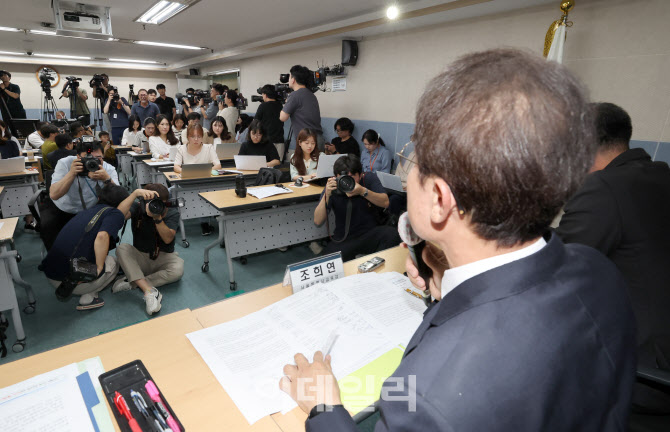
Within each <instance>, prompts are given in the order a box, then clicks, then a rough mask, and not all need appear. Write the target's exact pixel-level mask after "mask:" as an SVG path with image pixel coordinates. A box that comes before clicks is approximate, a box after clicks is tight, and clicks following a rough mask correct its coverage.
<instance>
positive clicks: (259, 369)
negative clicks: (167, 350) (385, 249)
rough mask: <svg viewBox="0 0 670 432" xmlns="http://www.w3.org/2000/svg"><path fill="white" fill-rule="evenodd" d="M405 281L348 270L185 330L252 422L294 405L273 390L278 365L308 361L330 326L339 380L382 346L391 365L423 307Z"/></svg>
mask: <svg viewBox="0 0 670 432" xmlns="http://www.w3.org/2000/svg"><path fill="white" fill-rule="evenodd" d="M408 285H409V280H408V279H407V278H405V277H404V276H402V275H400V274H398V273H384V274H377V273H370V274H361V275H356V276H350V277H347V278H344V279H339V280H337V281H334V282H330V283H327V284H317V285H315V286H313V287H311V288H308V289H305V290H303V291H301V292H299V293H297V294H294V295H292V296H291V297H288V298H286V299H283V300H281V301H279V302H277V303H275V304H273V305H271V306H268V307H266V308H264V309H262V310H260V311H258V312H255V313H253V314H250V315H247V316H246V317H244V318H241V319H238V320H235V321H231V322H228V323H224V324H220V325H218V326H215V327H211V328H208V329H204V330H200V331H197V332H194V333H191V334H188V335H187V337H188V338H189V339H190V341H191V343H192V344H193V346H195V348H196V349H197V350H198V352H199V353H200V355H201V356H202V357H203V359H204V360H205V362H206V363H207V365H208V366H209V368H210V369H211V370H212V372H213V373H214V376H216V378H217V380H218V381H219V383H221V385H222V386H223V388H224V389H225V390H226V392H227V393H228V395H230V397H231V398H232V399H233V401H234V402H235V404H236V405H237V407H238V408H239V409H240V411H241V412H242V414H243V415H244V417H245V418H246V419H247V421H248V422H249V423H250V424H253V423H255V422H256V421H258V420H259V419H261V418H263V417H265V416H267V415H270V414H273V413H275V412H278V411H281V412H288V411H290V410H291V409H293V408H295V407H296V406H297V405H296V404H295V402H294V401H293V400H292V399H291V398H290V397H289V396H288V395H286V394H285V393H284V392H282V391H281V390H280V389H279V380H280V378H281V377H282V376H283V367H284V365H286V364H292V363H294V359H293V356H294V355H295V354H296V353H298V352H301V353H303V354H305V356H306V357H307V358H308V359H310V360H311V358H312V356H313V354H314V352H316V351H319V350H322V349H323V345H324V343H325V342H326V340H327V339H328V337H329V335H330V334H331V333H333V332H336V334H337V335H338V337H337V340H336V342H335V344H334V346H333V348H332V350H331V353H330V354H331V357H332V363H331V364H332V367H333V372H334V374H335V376H336V377H337V378H338V379H340V378H344V377H347V376H348V375H350V374H352V373H354V372H356V371H359V370H361V369H362V368H364V367H365V366H366V365H368V364H370V363H371V362H373V361H375V360H376V359H379V358H381V357H383V356H384V355H386V354H387V353H390V355H391V357H390V358H391V359H392V360H391V364H392V368H393V369H394V368H395V366H397V363H398V362H399V359H400V357H401V355H402V351H401V350H400V349H398V346H400V345H402V346H406V345H407V343H408V342H409V339H410V338H411V336H412V334H413V333H414V331H415V330H416V328H417V327H418V326H419V324H420V323H421V320H422V318H423V310H425V306H424V304H423V302H422V301H421V300H420V299H417V298H416V297H414V296H412V295H410V294H408V293H406V292H405V289H406V288H407V286H408ZM387 360H388V358H387ZM392 371H393V370H390V371H386V372H387V373H391V372H392ZM379 385H380V383H377V387H378V386H379ZM378 395H379V394H378V393H377V395H376V396H378ZM375 399H376V397H374V395H373V398H372V401H374V400H375ZM368 403H369V402H368Z"/></svg>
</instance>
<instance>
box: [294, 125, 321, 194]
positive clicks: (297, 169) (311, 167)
mask: <svg viewBox="0 0 670 432" xmlns="http://www.w3.org/2000/svg"><path fill="white" fill-rule="evenodd" d="M316 140H317V133H316V131H315V130H312V129H309V128H305V129H303V130H301V131H300V133H298V146H297V147H296V148H295V153H293V156H292V157H291V167H290V170H291V180H294V181H295V180H296V179H297V178H298V177H302V178H303V179H305V180H308V179H311V178H314V177H316V168H317V166H318V165H319V156H321V155H322V154H323V153H321V152H319V151H318V150H317V148H316Z"/></svg>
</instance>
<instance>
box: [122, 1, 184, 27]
mask: <svg viewBox="0 0 670 432" xmlns="http://www.w3.org/2000/svg"><path fill="white" fill-rule="evenodd" d="M189 6H190V4H184V3H179V2H175V1H167V0H161V1H159V2H158V3H156V4H155V5H153V6H152V7H150V8H149V10H147V11H146V12H144V13H143V14H142V15H140V17H139V18H136V19H135V22H140V23H144V24H163V23H164V22H165V21H167V20H169V19H170V18H172V17H173V16H175V15H177V14H178V13H179V12H181V11H183V10H184V9H186V8H187V7H189Z"/></svg>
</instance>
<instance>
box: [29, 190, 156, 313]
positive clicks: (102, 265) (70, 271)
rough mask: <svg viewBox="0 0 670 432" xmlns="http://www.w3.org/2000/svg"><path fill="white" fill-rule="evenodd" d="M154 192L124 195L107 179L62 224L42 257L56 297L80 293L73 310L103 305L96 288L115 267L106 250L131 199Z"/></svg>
mask: <svg viewBox="0 0 670 432" xmlns="http://www.w3.org/2000/svg"><path fill="white" fill-rule="evenodd" d="M155 195H156V192H153V191H147V190H143V189H137V190H135V191H134V192H133V193H132V194H130V195H128V191H126V190H125V189H124V188H123V187H121V186H118V185H115V184H113V183H107V184H106V185H105V186H104V187H102V188H101V189H100V191H99V193H98V200H97V202H96V203H95V205H93V206H90V207H89V208H88V209H86V210H85V211H82V212H79V213H78V214H77V215H76V216H74V217H73V218H72V220H70V221H69V222H68V223H67V224H65V226H64V227H63V229H62V230H61V231H60V233H59V234H58V236H57V237H56V241H55V242H54V244H53V247H52V248H51V249H50V250H49V253H48V254H47V256H46V257H45V258H44V260H43V261H42V268H43V270H44V274H45V275H46V277H47V278H48V280H49V282H50V283H51V284H52V285H53V286H54V287H56V296H57V297H58V299H59V300H67V299H68V298H69V297H70V296H71V295H72V294H74V295H79V296H81V297H80V298H79V304H78V305H77V310H87V309H94V308H99V307H101V306H104V304H105V302H104V301H103V300H102V299H101V298H100V297H98V292H100V291H102V290H103V289H104V288H105V287H106V286H107V285H109V284H110V283H111V282H112V281H113V280H114V278H115V277H116V274H117V273H118V271H119V265H118V263H117V262H116V260H115V259H114V257H113V256H110V255H109V251H110V250H111V249H113V248H114V246H115V245H116V242H117V241H118V234H119V230H120V229H121V227H123V223H124V221H125V220H126V215H128V214H129V211H130V206H131V204H132V203H133V202H134V201H135V199H137V198H144V199H151V198H152V197H154V196H155Z"/></svg>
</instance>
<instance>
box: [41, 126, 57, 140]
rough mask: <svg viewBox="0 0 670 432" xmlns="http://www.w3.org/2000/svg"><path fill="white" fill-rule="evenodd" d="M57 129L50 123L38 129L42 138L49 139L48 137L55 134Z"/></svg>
mask: <svg viewBox="0 0 670 432" xmlns="http://www.w3.org/2000/svg"><path fill="white" fill-rule="evenodd" d="M57 133H58V128H57V127H56V126H54V125H52V124H51V123H47V124H45V125H44V126H42V127H41V128H40V135H42V136H43V137H44V138H49V135H53V134H57Z"/></svg>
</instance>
